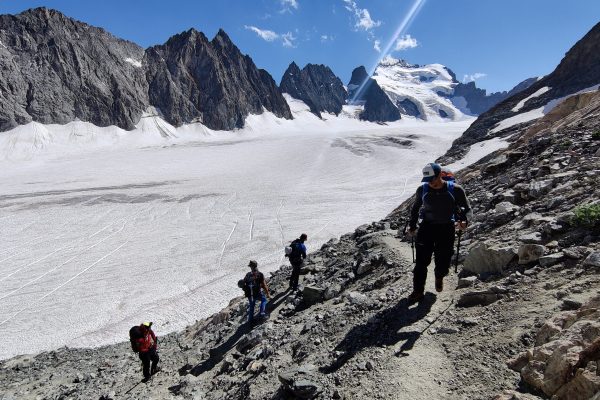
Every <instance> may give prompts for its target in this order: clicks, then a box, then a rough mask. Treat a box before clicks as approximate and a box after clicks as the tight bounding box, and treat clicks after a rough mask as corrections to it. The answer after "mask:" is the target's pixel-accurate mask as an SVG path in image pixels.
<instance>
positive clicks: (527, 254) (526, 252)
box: [518, 244, 546, 264]
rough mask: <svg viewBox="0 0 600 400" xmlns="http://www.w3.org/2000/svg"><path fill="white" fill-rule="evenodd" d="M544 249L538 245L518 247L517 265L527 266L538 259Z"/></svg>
mask: <svg viewBox="0 0 600 400" xmlns="http://www.w3.org/2000/svg"><path fill="white" fill-rule="evenodd" d="M545 252H546V248H545V247H544V246H542V245H539V244H522V245H521V246H519V251H518V255H519V264H529V263H532V262H535V261H537V260H539V259H540V257H541V256H543V255H544V253H545Z"/></svg>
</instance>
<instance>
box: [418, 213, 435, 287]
mask: <svg viewBox="0 0 600 400" xmlns="http://www.w3.org/2000/svg"><path fill="white" fill-rule="evenodd" d="M431 231H432V229H431V225H427V224H423V225H421V227H420V228H419V230H418V231H417V238H416V240H415V247H416V249H417V256H416V263H415V269H414V270H413V290H414V291H415V292H424V291H425V282H426V281H427V266H429V264H430V263H431V255H432V254H433V243H434V242H433V237H432V236H431V235H432V233H431Z"/></svg>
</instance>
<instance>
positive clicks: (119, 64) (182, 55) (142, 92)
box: [0, 8, 292, 131]
mask: <svg viewBox="0 0 600 400" xmlns="http://www.w3.org/2000/svg"><path fill="white" fill-rule="evenodd" d="M0 56H1V57H0V131H5V130H9V129H11V128H14V127H15V126H17V125H23V124H26V123H28V122H31V121H36V122H40V123H43V124H50V123H58V124H65V123H67V122H71V121H74V120H77V119H79V120H83V121H88V122H91V123H93V124H95V125H97V126H108V125H116V126H118V127H121V128H124V129H128V130H130V129H133V128H134V126H135V125H136V124H137V123H138V122H139V121H140V118H141V116H142V113H143V112H144V111H145V110H146V109H147V108H148V107H149V106H155V107H157V108H159V109H160V110H161V111H162V113H163V116H164V117H165V119H166V120H167V121H168V122H169V123H171V124H173V125H175V126H179V125H181V124H184V123H190V122H194V121H201V122H202V123H204V124H205V125H206V126H207V127H209V128H212V129H234V128H239V127H242V126H243V124H244V120H245V118H246V117H247V116H248V115H250V114H261V113H263V111H264V110H267V111H270V112H272V113H273V114H275V115H276V116H278V117H282V118H287V119H290V118H292V115H291V112H290V109H289V106H288V105H287V103H286V101H285V99H284V98H283V96H282V95H281V92H280V91H279V89H278V87H277V85H276V84H275V82H274V81H273V79H272V78H271V76H270V75H269V74H268V73H267V72H266V71H265V70H262V69H258V68H257V67H256V65H255V64H254V62H253V61H252V59H251V58H250V57H249V56H247V55H243V54H241V52H240V51H239V49H238V48H237V47H236V46H235V45H234V44H233V43H232V42H231V40H230V39H229V37H228V36H227V34H226V33H225V32H224V31H222V30H220V31H219V33H218V34H217V35H216V36H215V38H214V39H213V40H212V41H208V39H206V37H205V36H204V35H203V34H202V33H200V32H197V31H195V30H193V29H192V30H190V31H187V32H184V33H182V34H179V35H175V36H174V37H172V38H171V39H169V40H168V41H167V43H166V44H164V45H162V46H154V47H151V48H149V49H147V50H146V51H144V49H142V48H141V47H139V46H137V45H135V44H133V43H131V42H127V41H125V40H121V39H118V38H115V37H114V36H112V35H111V34H109V33H107V32H106V31H105V30H103V29H101V28H96V27H92V26H90V25H87V24H85V23H82V22H79V21H76V20H74V19H71V18H68V17H66V16H64V15H63V14H61V13H60V12H58V11H55V10H48V9H46V8H37V9H31V10H28V11H25V12H23V13H21V14H19V15H16V16H13V15H1V16H0Z"/></svg>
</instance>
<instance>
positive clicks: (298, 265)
mask: <svg viewBox="0 0 600 400" xmlns="http://www.w3.org/2000/svg"><path fill="white" fill-rule="evenodd" d="M290 264H292V276H290V289H292V290H297V289H298V280H299V279H300V270H301V269H302V266H303V265H304V261H302V260H300V261H297V262H290Z"/></svg>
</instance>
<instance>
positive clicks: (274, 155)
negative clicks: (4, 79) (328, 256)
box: [0, 103, 471, 358]
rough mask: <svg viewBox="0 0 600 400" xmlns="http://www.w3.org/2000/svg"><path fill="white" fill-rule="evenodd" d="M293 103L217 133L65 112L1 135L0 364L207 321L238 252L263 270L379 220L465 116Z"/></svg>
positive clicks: (230, 288)
mask: <svg viewBox="0 0 600 400" xmlns="http://www.w3.org/2000/svg"><path fill="white" fill-rule="evenodd" d="M292 109H293V110H294V112H295V113H296V114H297V115H300V117H299V118H297V119H296V120H295V121H282V120H279V119H276V118H274V117H272V116H269V115H264V114H263V115H258V116H251V117H249V119H248V128H247V129H245V130H244V131H240V132H229V133H227V134H225V133H219V132H212V131H209V130H207V129H206V128H204V127H202V126H200V125H196V126H187V127H182V128H177V129H176V128H174V127H171V126H169V125H168V124H166V123H165V122H164V121H163V120H161V119H160V118H158V117H155V116H153V115H151V114H149V115H148V116H146V118H143V119H142V121H141V122H140V125H139V126H138V129H137V130H136V131H133V132H124V131H120V130H119V129H118V128H114V127H110V128H97V127H93V126H90V125H89V124H87V123H84V122H75V123H72V124H68V125H65V126H58V125H56V126H43V125H39V124H33V125H32V124H30V125H31V126H30V129H28V128H27V126H26V127H19V128H17V129H18V132H9V133H8V134H7V135H4V134H3V135H0V136H1V137H2V139H0V151H3V154H4V155H5V159H4V160H3V161H0V182H2V188H3V193H2V194H0V222H1V223H2V230H0V335H1V336H2V338H3V340H2V341H1V342H0V358H7V357H10V356H13V355H17V354H23V353H35V352H39V351H43V350H49V349H54V348H57V347H60V346H65V345H67V346H99V345H103V344H108V343H113V342H118V341H122V340H126V336H127V331H128V329H129V327H131V326H132V325H134V324H138V323H140V322H141V321H144V320H150V321H154V323H155V326H156V328H157V331H158V333H159V334H164V333H167V332H171V331H175V330H178V329H182V328H183V327H185V326H187V325H189V324H190V323H193V322H195V321H196V320H198V319H201V318H205V317H207V316H209V315H211V314H212V313H214V312H216V311H218V310H219V309H221V308H222V307H223V306H225V305H226V304H227V303H228V302H229V300H230V299H231V298H232V297H234V296H239V295H240V294H241V292H240V290H239V289H238V288H237V285H236V283H237V280H238V279H240V278H241V277H242V276H243V275H244V274H245V273H246V272H247V267H246V265H247V263H248V260H249V259H256V260H257V261H258V262H259V267H260V269H261V270H262V271H263V272H265V273H266V275H267V276H268V272H270V271H274V270H276V269H277V268H279V266H280V265H282V264H284V263H285V259H284V258H283V246H284V245H285V244H287V243H288V242H289V241H291V240H293V239H294V238H296V237H297V236H298V235H299V234H300V233H302V232H305V233H307V234H308V237H309V240H308V243H307V244H308V247H309V251H311V250H316V249H318V248H319V247H320V245H321V244H322V243H324V242H326V241H327V240H329V239H330V238H332V237H337V236H339V235H341V234H344V233H347V232H349V231H352V230H353V229H354V228H355V227H356V226H358V225H360V224H363V223H368V222H371V221H373V220H377V219H380V218H382V217H383V216H385V215H386V214H387V213H388V212H390V211H391V210H392V209H393V208H394V207H395V206H397V205H398V204H399V203H400V202H401V201H403V200H404V199H405V198H407V197H408V196H409V195H411V194H412V192H413V190H414V189H415V188H416V186H417V184H418V181H419V177H420V174H421V168H422V165H424V164H425V163H426V162H430V161H431V160H433V159H435V158H436V157H437V156H439V155H441V154H442V153H443V152H444V151H445V150H446V149H447V148H448V147H449V146H450V144H451V142H452V141H453V140H454V139H455V138H457V137H458V136H459V135H460V134H461V133H462V132H463V131H464V130H465V129H466V128H467V126H468V124H469V123H470V122H471V121H470V120H469V121H462V122H452V123H431V122H430V123H423V122H418V121H413V120H405V121H400V122H398V123H396V124H392V125H388V126H382V125H377V124H369V123H364V122H359V121H356V120H352V119H350V118H348V119H344V118H341V117H332V116H325V118H324V119H325V120H324V121H321V120H319V119H317V118H313V117H312V114H311V115H307V114H306V110H304V106H303V103H302V104H300V103H294V104H292ZM157 126H160V127H161V128H162V129H158V128H156V127H157ZM165 133H166V134H165ZM40 138H42V139H44V140H43V141H40ZM7 143H8V145H7ZM10 146H12V147H10ZM11 149H12V151H13V152H12V153H11ZM32 332H35V334H32Z"/></svg>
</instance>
